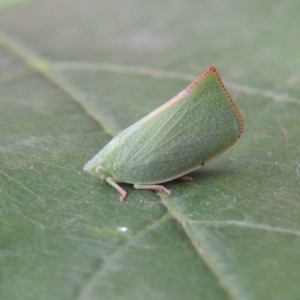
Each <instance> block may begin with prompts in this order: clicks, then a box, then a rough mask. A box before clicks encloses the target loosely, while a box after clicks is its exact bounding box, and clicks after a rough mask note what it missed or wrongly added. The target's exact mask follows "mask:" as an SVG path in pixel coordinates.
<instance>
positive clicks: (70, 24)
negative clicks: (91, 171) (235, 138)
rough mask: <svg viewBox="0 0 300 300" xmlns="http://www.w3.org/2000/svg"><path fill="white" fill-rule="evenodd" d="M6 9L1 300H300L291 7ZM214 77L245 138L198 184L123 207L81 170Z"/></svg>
mask: <svg viewBox="0 0 300 300" xmlns="http://www.w3.org/2000/svg"><path fill="white" fill-rule="evenodd" d="M0 9H1V11H0V26H1V27H0V28H1V33H0V70H1V73H0V85H1V88H0V90H1V93H0V105H1V109H0V124H1V126H0V136H1V139H0V140H1V144H0V151H1V156H0V166H1V169H0V255H1V256H0V257H1V264H0V295H1V299H26V300H27V299H46V300H48V299H64V300H65V299H199V298H201V299H242V300H244V299H283V298H284V299H299V297H300V289H299V281H300V272H299V268H298V262H299V259H300V254H299V248H300V242H299V241H300V239H299V237H300V230H299V228H300V205H299V200H300V197H299V186H300V157H299V149H300V140H299V113H300V106H299V105H300V100H299V94H300V90H299V81H300V79H299V78H300V73H299V66H298V61H299V59H298V56H299V51H298V48H299V47H298V40H299V39H298V37H299V36H298V35H299V33H298V31H299V30H298V28H299V26H300V24H299V22H300V21H299V14H298V11H299V4H298V2H297V1H295V0H290V1H284V2H282V3H276V4H274V2H273V1H263V2H261V1H254V2H253V1H251V2H244V1H243V2H236V1H235V2H234V1H214V2H207V3H205V4H204V2H201V3H200V2H199V1H193V0H190V1H185V2H174V1H163V2H161V1H151V2H150V1H143V2H140V1H121V2H115V1H110V2H108V1H89V2H88V3H87V2H86V1H83V0H78V1H71V0H63V1H57V0H54V1H46V0H41V1H27V2H25V1H24V2H23V3H19V4H17V1H13V2H8V1H5V2H3V4H2V3H1V4H0ZM209 65H215V66H216V67H217V68H218V70H219V72H220V73H221V76H222V78H223V80H224V82H225V84H226V86H227V87H228V88H229V89H230V91H231V94H232V95H234V94H235V93H236V92H237V91H241V92H242V93H243V94H244V97H245V100H246V101H245V102H246V104H247V110H246V109H245V105H244V103H243V101H242V99H243V96H240V94H238V95H237V96H236V97H235V101H236V103H237V105H238V106H239V109H240V110H241V112H242V114H243V115H244V117H245V121H246V131H245V133H244V135H243V137H242V139H241V140H240V141H239V142H238V144H237V145H235V146H234V147H233V148H232V149H230V150H229V151H228V152H226V153H225V154H224V155H222V156H221V157H219V158H217V159H216V160H215V161H212V162H211V163H210V164H208V165H207V166H205V167H204V168H203V169H201V170H199V171H198V172H195V173H194V174H193V175H194V181H193V182H180V181H174V182H170V183H167V184H166V186H167V188H169V189H171V190H172V191H173V194H172V195H171V196H166V195H164V194H160V195H159V196H156V195H155V193H153V192H151V191H141V190H135V189H133V187H132V186H130V185H125V184H124V185H123V186H124V188H125V189H126V190H127V191H128V198H127V201H126V202H125V203H120V202H119V201H118V195H117V192H116V191H115V190H113V189H112V188H111V187H110V186H109V185H108V184H106V183H101V182H99V180H98V179H97V178H94V177H92V176H89V175H88V174H85V173H84V172H83V171H82V167H83V165H84V164H85V162H87V161H88V160H89V159H90V158H91V157H92V156H93V155H94V154H95V153H97V152H98V151H99V149H100V148H101V147H103V146H104V145H105V144H106V143H107V142H108V141H109V140H110V139H111V138H112V136H113V135H115V134H116V133H117V132H118V131H120V130H122V129H123V128H125V127H127V126H128V125H130V124H132V123H133V122H135V121H136V120H138V119H139V118H141V117H142V116H144V115H145V114H147V113H149V112H150V111H152V110H153V109H154V108H156V107H158V106H159V105H161V104H162V103H164V102H165V101H167V100H168V99H170V98H171V97H172V96H174V95H175V94H176V93H178V92H179V91H180V90H182V89H183V88H184V87H185V86H187V85H188V84H189V82H190V81H191V80H193V79H194V78H195V77H196V76H197V75H198V74H199V73H201V72H202V71H203V70H204V69H205V68H206V67H207V66H209ZM248 119H250V120H251V124H250V123H249V121H248ZM277 126H282V127H284V128H285V129H286V131H287V132H288V139H289V145H287V144H286V142H285V137H284V135H283V133H282V132H281V131H280V130H277V131H272V132H269V133H267V134H263V133H262V132H261V131H263V130H265V129H269V128H274V127H277ZM257 129H258V130H257Z"/></svg>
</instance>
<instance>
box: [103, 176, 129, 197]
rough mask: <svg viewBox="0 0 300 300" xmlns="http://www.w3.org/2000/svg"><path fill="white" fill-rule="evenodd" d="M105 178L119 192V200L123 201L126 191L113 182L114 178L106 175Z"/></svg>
mask: <svg viewBox="0 0 300 300" xmlns="http://www.w3.org/2000/svg"><path fill="white" fill-rule="evenodd" d="M105 180H106V181H107V182H108V183H109V184H110V185H111V186H112V187H114V188H115V189H116V190H117V191H118V192H119V193H120V195H121V196H120V201H124V199H125V198H126V195H127V193H126V191H125V190H123V189H122V188H121V187H120V186H119V185H118V184H117V183H116V182H115V180H114V178H112V177H107V178H106V179H105Z"/></svg>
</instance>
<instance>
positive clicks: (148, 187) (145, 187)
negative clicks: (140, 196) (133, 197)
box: [134, 183, 172, 195]
mask: <svg viewBox="0 0 300 300" xmlns="http://www.w3.org/2000/svg"><path fill="white" fill-rule="evenodd" d="M134 188H136V189H143V190H154V191H163V192H165V193H167V194H168V195H171V194H172V192H171V191H170V190H168V189H167V188H165V187H164V186H162V185H156V184H139V183H135V184H134Z"/></svg>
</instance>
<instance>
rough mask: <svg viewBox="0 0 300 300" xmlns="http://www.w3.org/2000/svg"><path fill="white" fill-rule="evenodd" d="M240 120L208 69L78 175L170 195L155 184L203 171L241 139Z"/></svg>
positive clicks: (123, 194)
mask: <svg viewBox="0 0 300 300" xmlns="http://www.w3.org/2000/svg"><path fill="white" fill-rule="evenodd" d="M243 128H244V122H243V119H242V117H241V115H240V113H239V111H238V109H237V107H236V106H235V104H234V102H233V100H232V99H231V97H230V95H229V93H228V92H227V90H226V88H225V86H224V85H223V83H222V81H221V78H220V76H219V74H218V72H217V70H216V69H215V68H214V67H209V68H208V69H206V70H205V71H204V72H203V73H202V74H201V75H200V76H199V77H198V78H196V79H195V80H194V81H193V82H192V83H191V84H190V85H189V86H188V87H187V88H186V89H184V90H183V91H182V92H180V93H179V94H178V95H176V96H175V97H174V98H172V99H171V100H169V101H168V102H166V103H165V104H163V105H162V106H160V107H159V108H157V109H156V110H154V111H153V112H151V113H150V114H148V115H147V116H145V117H144V118H142V119H141V120H139V121H138V122H136V123H134V124H133V125H131V126H130V127H128V128H127V129H125V130H124V131H122V132H121V133H119V134H118V135H117V136H116V137H115V138H113V139H112V140H111V141H110V142H109V143H108V144H107V145H106V146H105V147H104V148H103V149H102V150H101V151H100V152H99V153H98V154H97V155H96V156H95V157H94V158H92V159H91V160H90V161H89V162H88V163H87V164H86V165H85V166H84V171H87V172H89V173H91V174H93V175H96V176H98V177H100V178H102V180H106V181H107V182H108V183H109V184H110V185H111V186H113V187H114V188H115V189H116V190H117V191H118V192H119V193H120V201H123V200H124V199H125V197H126V195H127V193H126V191H125V190H124V189H123V188H122V187H121V186H120V185H119V184H118V183H120V182H125V183H131V184H133V185H134V187H135V188H136V189H151V190H155V191H163V192H165V193H167V194H171V191H170V190H168V189H167V188H165V187H164V186H163V185H161V183H164V182H168V181H170V180H173V179H175V178H180V177H183V176H184V175H186V174H188V173H190V172H192V171H194V170H196V169H198V168H199V167H201V166H203V165H204V164H205V163H206V162H207V161H209V160H211V159H212V158H214V157H216V156H218V155H220V154H221V153H222V152H224V151H225V150H227V149H228V148H229V147H231V146H232V145H233V144H234V143H235V142H236V141H237V140H238V139H239V138H240V137H241V135H242V133H243Z"/></svg>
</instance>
